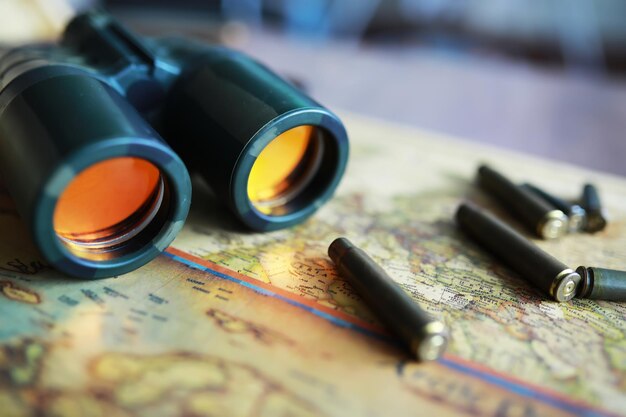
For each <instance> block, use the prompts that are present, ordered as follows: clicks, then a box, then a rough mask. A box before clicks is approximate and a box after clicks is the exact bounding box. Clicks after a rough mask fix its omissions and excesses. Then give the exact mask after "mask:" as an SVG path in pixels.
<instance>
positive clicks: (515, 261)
mask: <svg viewBox="0 0 626 417" xmlns="http://www.w3.org/2000/svg"><path fill="white" fill-rule="evenodd" d="M456 221H457V224H458V225H459V227H460V228H461V230H463V231H464V232H465V233H467V234H468V235H469V236H470V237H472V238H473V239H474V240H476V241H477V242H478V243H479V244H480V245H482V246H483V247H484V248H485V249H487V250H488V251H489V252H491V253H492V254H493V255H495V256H496V257H497V258H499V259H500V260H502V261H504V263H506V264H507V265H508V266H509V267H510V268H511V269H513V270H514V271H515V272H517V273H518V274H520V275H521V276H522V277H523V278H524V279H526V280H528V281H530V282H531V283H533V284H534V285H535V286H536V287H537V288H539V289H540V290H542V291H543V292H545V293H546V294H549V295H550V296H551V297H552V298H554V299H555V300H556V301H559V302H564V301H569V300H571V299H572V298H573V297H574V295H575V294H576V287H577V286H578V283H579V282H580V275H578V274H577V273H576V272H574V271H573V270H571V269H569V268H568V267H567V266H566V265H565V264H563V263H562V262H560V261H558V260H557V259H555V258H553V257H552V256H550V255H549V254H547V253H546V252H544V251H543V250H541V249H540V248H539V247H538V246H536V245H534V244H533V243H532V242H530V241H529V240H528V239H526V238H525V237H524V236H522V235H520V234H519V233H517V232H516V231H515V230H514V229H512V228H511V227H510V226H508V225H507V224H505V223H503V222H502V221H500V220H498V219H497V218H496V217H494V216H492V215H491V214H489V213H487V212H486V211H483V210H480V209H479V208H477V207H475V206H473V205H469V204H461V205H460V206H459V208H458V209H457V212H456Z"/></svg>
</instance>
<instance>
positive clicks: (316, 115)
mask: <svg viewBox="0 0 626 417" xmlns="http://www.w3.org/2000/svg"><path fill="white" fill-rule="evenodd" d="M302 125H310V126H313V127H315V128H318V129H321V131H322V132H323V133H322V134H323V135H325V137H326V138H327V139H329V140H330V141H331V142H332V143H333V144H334V145H335V147H336V158H337V163H336V166H335V168H334V171H333V172H332V173H330V174H329V180H328V184H327V186H326V187H325V189H324V190H323V191H322V192H321V193H318V194H317V195H316V196H313V197H312V198H311V202H310V204H307V205H305V206H304V207H301V208H299V209H296V210H294V211H291V212H289V213H286V214H284V215H267V214H264V213H262V212H260V211H259V210H258V209H257V208H256V207H255V206H254V204H253V203H252V202H251V201H250V198H249V196H248V189H247V187H248V177H249V175H250V171H251V170H252V166H253V165H254V162H255V161H256V159H257V157H258V156H259V154H260V153H261V151H262V150H263V149H264V148H265V147H266V146H267V145H268V144H269V143H270V142H271V141H272V140H274V139H275V138H276V137H278V136H279V135H281V134H282V133H284V132H286V131H288V130H290V129H293V128H294V127H298V126H302ZM348 148H349V145H348V135H347V133H346V130H345V128H344V126H343V124H342V123H341V121H340V120H339V118H338V117H337V116H336V115H334V114H333V113H332V112H330V111H328V110H326V109H324V108H319V107H318V108H304V109H302V108H300V109H295V110H292V111H290V112H287V113H284V114H281V115H280V116H278V117H276V118H274V119H272V120H271V121H269V122H268V123H266V124H265V126H263V127H262V128H261V129H260V130H259V131H258V132H257V133H256V134H255V135H254V136H253V137H252V138H251V139H250V140H249V141H248V143H247V144H246V145H245V147H244V148H243V149H242V151H241V153H240V155H239V158H238V159H237V162H236V163H235V166H234V168H233V171H232V174H231V180H230V186H229V189H230V201H231V207H232V208H233V211H234V212H235V214H236V215H237V217H239V219H240V220H242V221H243V222H244V223H245V224H246V225H247V226H248V227H250V228H252V229H254V230H259V231H272V230H277V229H282V228H285V227H289V226H293V225H295V224H297V223H300V222H302V221H304V220H305V219H306V218H307V217H309V216H311V215H312V214H313V213H315V211H316V210H317V209H318V208H319V207H321V206H322V205H323V204H324V203H325V202H326V201H327V200H329V199H330V198H331V197H332V195H333V193H334V192H335V189H336V188H337V186H338V185H339V181H340V180H341V177H342V176H343V173H344V171H345V169H346V165H347V161H348V152H349V149H348Z"/></svg>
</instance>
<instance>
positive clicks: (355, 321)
mask: <svg viewBox="0 0 626 417" xmlns="http://www.w3.org/2000/svg"><path fill="white" fill-rule="evenodd" d="M166 251H167V252H169V253H171V254H173V255H176V256H179V257H181V258H184V259H187V260H188V261H191V262H194V263H197V264H199V265H202V266H204V267H207V268H209V269H213V270H215V271H217V272H220V273H222V274H226V275H230V276H232V277H233V278H237V279H240V280H242V281H245V282H248V283H250V284H252V285H255V286H257V287H260V288H263V289H265V290H268V291H271V292H274V293H276V294H279V295H280V296H282V297H285V298H288V299H290V300H293V301H294V302H296V303H299V304H303V305H306V306H308V307H311V308H313V309H316V310H319V311H323V312H325V313H326V314H329V315H332V316H334V317H336V318H338V319H341V320H344V321H347V322H349V323H351V324H354V325H357V326H359V327H361V328H363V329H365V330H368V331H371V332H374V333H377V334H380V335H388V334H389V333H388V332H386V331H385V330H384V329H381V328H380V327H378V326H375V325H373V324H370V323H368V322H366V321H363V320H361V319H359V318H356V317H354V316H351V315H348V314H346V313H343V312H341V311H338V310H335V309H333V308H329V307H326V306H323V305H320V304H319V303H318V302H317V301H313V300H310V299H308V298H305V297H302V296H300V295H297V294H294V293H292V292H290V291H286V290H283V289H281V288H278V287H276V286H274V285H272V284H267V283H265V282H263V281H259V280H257V279H255V278H251V277H249V276H247V275H244V274H242V273H240V272H237V271H233V270H232V269H229V268H226V267H224V266H222V265H218V264H216V263H214V262H211V261H209V260H206V259H203V258H200V257H198V256H195V255H191V254H189V253H187V252H184V251H182V250H180V249H176V248H174V247H172V246H170V247H169V248H167V249H166ZM444 358H445V359H447V360H449V361H451V362H455V363H457V364H459V365H462V366H465V367H467V368H471V369H474V370H475V371H477V372H479V373H483V374H488V375H492V376H494V377H497V378H500V379H502V380H506V381H509V382H511V383H514V384H517V385H520V386H524V387H527V388H529V389H530V390H532V391H536V392H540V393H542V394H545V395H547V396H550V397H552V398H555V399H558V400H559V401H563V402H566V403H569V404H571V405H574V406H578V407H581V408H584V409H587V410H590V411H597V412H599V413H602V414H604V415H609V416H615V417H619V416H618V415H617V414H614V413H612V412H609V411H606V410H603V409H601V408H597V407H594V406H591V405H589V404H587V403H585V402H584V401H580V400H576V399H572V398H571V397H568V396H566V395H565V394H562V393H560V392H557V391H553V390H550V389H548V388H545V387H541V386H539V385H535V384H532V383H529V382H527V381H524V380H522V379H518V378H515V377H513V376H511V375H508V374H505V373H501V372H499V371H496V370H494V369H492V368H489V367H487V366H485V365H483V364H480V363H477V362H472V361H469V360H467V359H464V358H461V357H460V356H456V355H452V354H449V353H446V354H444Z"/></svg>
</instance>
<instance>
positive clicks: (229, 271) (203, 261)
mask: <svg viewBox="0 0 626 417" xmlns="http://www.w3.org/2000/svg"><path fill="white" fill-rule="evenodd" d="M166 251H167V252H169V253H171V254H173V255H176V256H180V257H181V258H184V259H187V260H189V261H192V262H195V263H197V264H199V265H202V266H205V267H207V268H210V269H213V270H215V271H217V272H221V273H223V274H226V275H230V276H232V277H233V278H237V279H240V280H242V281H245V282H249V283H250V284H253V285H255V286H257V287H260V288H263V289H265V290H268V291H271V292H274V293H276V294H280V295H281V296H282V297H285V298H288V299H290V300H293V301H295V302H297V303H299V304H304V305H306V306H308V307H311V308H314V309H316V310H319V311H323V312H324V313H327V314H330V315H331V316H334V317H337V318H338V319H341V320H344V321H347V322H349V323H352V324H354V325H357V326H359V327H361V328H363V329H365V330H369V331H371V332H374V333H379V334H381V335H388V333H387V331H385V330H384V329H381V328H380V327H378V326H376V325H373V324H370V323H368V322H366V321H363V320H361V319H359V318H357V317H354V316H351V315H349V314H346V313H343V312H341V311H338V310H335V309H334V308H330V307H326V306H323V305H321V304H320V303H318V302H317V301H314V300H311V299H308V298H305V297H302V296H300V295H297V294H294V293H292V292H291V291H286V290H283V289H282V288H278V287H276V286H275V285H272V284H268V283H265V282H263V281H259V280H258V279H255V278H251V277H249V276H247V275H243V274H242V273H240V272H237V271H233V270H232V269H229V268H226V267H224V266H222V265H218V264H216V263H214V262H211V261H208V260H206V259H202V258H199V257H197V256H195V255H191V254H189V253H187V252H183V251H182V250H180V249H176V248H174V247H172V246H170V247H169V248H167V249H166Z"/></svg>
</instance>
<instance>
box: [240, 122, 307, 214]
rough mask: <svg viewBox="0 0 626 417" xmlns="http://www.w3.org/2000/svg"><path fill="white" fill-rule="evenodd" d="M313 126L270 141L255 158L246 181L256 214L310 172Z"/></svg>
mask: <svg viewBox="0 0 626 417" xmlns="http://www.w3.org/2000/svg"><path fill="white" fill-rule="evenodd" d="M314 133H315V128H314V127H313V126H308V125H305V126H298V127H295V128H293V129H290V130H288V131H286V132H284V133H282V134H281V135H279V136H277V137H276V138H275V139H274V140H272V141H271V142H270V143H269V144H268V145H267V146H266V147H265V149H263V151H261V153H260V154H259V156H258V157H257V159H256V161H255V162H254V165H253V166H252V170H251V171H250V176H249V177H248V198H249V199H250V201H251V202H252V204H253V205H254V206H255V207H256V208H257V209H259V210H261V211H263V212H267V211H268V209H267V207H268V206H272V205H273V202H278V201H279V200H281V199H282V197H283V196H284V195H285V194H286V193H289V191H290V190H291V189H293V188H294V187H295V186H297V185H298V184H302V182H303V178H304V177H306V176H307V174H308V173H307V171H310V169H309V168H310V165H311V159H312V158H314V155H313V154H314V153H315V150H314V149H312V147H314Z"/></svg>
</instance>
